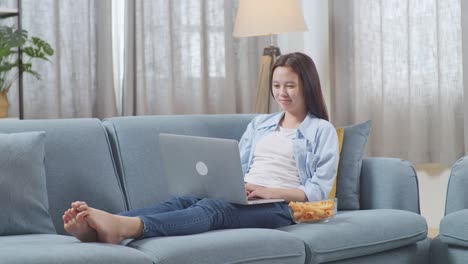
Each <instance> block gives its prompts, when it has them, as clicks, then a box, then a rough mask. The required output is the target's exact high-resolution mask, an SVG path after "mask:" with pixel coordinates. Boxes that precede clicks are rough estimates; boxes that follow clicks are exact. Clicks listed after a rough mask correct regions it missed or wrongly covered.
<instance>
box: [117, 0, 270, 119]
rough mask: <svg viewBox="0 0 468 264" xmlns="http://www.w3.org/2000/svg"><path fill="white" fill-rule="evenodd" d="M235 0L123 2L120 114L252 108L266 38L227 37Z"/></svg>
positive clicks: (223, 111) (205, 112) (233, 16)
mask: <svg viewBox="0 0 468 264" xmlns="http://www.w3.org/2000/svg"><path fill="white" fill-rule="evenodd" d="M237 4H238V1H232V0H224V1H220V0H135V1H133V0H128V1H126V23H125V24H126V28H125V41H126V43H125V60H124V65H125V70H124V84H123V98H122V102H123V115H151V114H214V113H216V114H221V113H245V112H251V111H252V110H253V102H254V99H255V93H256V91H255V85H256V80H257V74H258V70H259V67H260V66H259V65H260V58H261V51H262V48H263V47H264V46H266V44H267V39H266V38H242V39H236V38H234V37H233V36H232V30H233V25H234V19H235V13H236V7H237Z"/></svg>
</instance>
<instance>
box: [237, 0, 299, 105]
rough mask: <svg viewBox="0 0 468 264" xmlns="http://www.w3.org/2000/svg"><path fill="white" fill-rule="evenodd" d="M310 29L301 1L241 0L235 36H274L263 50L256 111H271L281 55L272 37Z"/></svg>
mask: <svg viewBox="0 0 468 264" xmlns="http://www.w3.org/2000/svg"><path fill="white" fill-rule="evenodd" d="M297 31H307V26H306V23H305V21H304V16H303V14H302V11H301V8H300V3H299V1H298V0H240V1H239V9H238V10H237V16H236V23H235V25H234V34H233V35H234V36H235V37H254V36H270V46H268V47H265V48H264V50H263V56H262V61H261V65H260V71H259V75H258V79H257V93H256V98H255V108H254V109H255V112H256V113H269V112H270V111H271V109H270V99H271V96H270V75H271V68H272V67H273V64H274V62H275V60H276V58H277V57H278V56H279V55H280V54H281V52H280V49H279V48H278V47H275V46H273V41H272V36H273V35H276V34H281V33H287V32H297Z"/></svg>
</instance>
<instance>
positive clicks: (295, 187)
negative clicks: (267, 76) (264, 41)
mask: <svg viewBox="0 0 468 264" xmlns="http://www.w3.org/2000/svg"><path fill="white" fill-rule="evenodd" d="M272 73H273V74H272V78H271V80H270V83H271V94H272V95H273V97H274V98H275V100H276V102H277V103H278V104H279V106H280V107H281V109H282V110H283V111H282V112H280V113H274V114H267V115H259V116H257V117H256V118H254V120H252V122H251V123H250V124H249V125H248V127H247V129H246V131H245V133H244V135H243V136H242V138H241V140H240V142H239V147H240V155H241V162H242V168H243V171H244V175H245V177H244V179H245V182H246V184H245V190H246V193H247V195H248V198H282V199H284V200H286V201H317V200H323V199H327V197H328V194H329V192H330V190H331V188H332V186H333V182H334V178H335V174H336V168H337V165H338V139H337V135H336V131H335V128H334V127H333V126H332V125H331V124H330V123H329V122H328V113H327V109H326V105H325V102H324V100H323V95H322V90H321V87H320V81H319V76H318V73H317V69H316V68H315V64H314V62H313V61H312V59H311V58H310V57H308V56H307V55H305V54H302V53H291V54H286V55H283V56H281V57H280V58H279V59H278V60H277V61H276V62H275V64H274V66H273V69H272ZM63 221H64V228H65V230H66V231H67V232H69V233H70V234H72V235H73V236H75V237H77V238H78V239H79V240H81V241H83V242H95V241H98V242H105V243H113V244H118V243H120V242H122V241H123V240H125V239H129V238H136V239H139V238H148V237H158V236H172V235H188V234H196V233H201V232H206V231H210V230H216V229H227V228H277V227H281V226H286V225H291V224H293V223H294V222H293V220H292V218H291V216H290V213H289V209H288V203H287V202H278V203H271V204H259V205H238V204H231V203H227V202H225V201H223V200H219V199H206V198H205V199H203V198H201V197H191V196H184V197H174V198H172V199H170V200H168V201H166V202H164V203H161V204H158V205H156V206H154V207H150V208H143V209H137V210H132V211H129V212H123V213H121V214H118V215H114V214H110V213H107V212H104V211H101V210H98V209H95V208H92V207H89V206H88V205H87V204H86V203H85V202H81V201H77V202H74V203H72V204H71V208H70V209H68V210H67V211H65V213H64V215H63Z"/></svg>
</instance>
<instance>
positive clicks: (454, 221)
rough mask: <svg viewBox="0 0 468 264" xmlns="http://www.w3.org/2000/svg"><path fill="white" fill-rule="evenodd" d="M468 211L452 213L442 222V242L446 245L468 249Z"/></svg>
mask: <svg viewBox="0 0 468 264" xmlns="http://www.w3.org/2000/svg"><path fill="white" fill-rule="evenodd" d="M467 227H468V209H465V210H460V211H456V212H454V213H450V214H448V215H446V216H445V217H444V218H442V221H441V222H440V235H439V236H440V240H441V241H442V242H444V243H446V244H449V245H454V246H461V247H468V228H467Z"/></svg>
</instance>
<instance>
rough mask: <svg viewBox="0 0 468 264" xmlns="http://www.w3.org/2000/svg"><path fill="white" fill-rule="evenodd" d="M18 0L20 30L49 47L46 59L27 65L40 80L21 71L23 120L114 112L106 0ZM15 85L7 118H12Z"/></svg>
mask: <svg viewBox="0 0 468 264" xmlns="http://www.w3.org/2000/svg"><path fill="white" fill-rule="evenodd" d="M16 2H17V1H5V0H1V1H0V6H3V7H15V8H16ZM21 2H22V8H21V10H20V12H21V20H22V28H23V29H25V30H27V31H28V32H29V34H30V35H31V36H38V37H40V38H42V39H44V40H46V41H47V42H49V43H50V44H51V45H52V47H53V48H54V50H55V54H54V56H53V57H52V59H51V61H50V62H43V61H35V62H34V63H33V67H34V68H35V69H36V70H37V71H38V72H39V73H40V74H41V75H42V79H41V80H36V79H35V78H34V77H32V76H29V75H24V79H23V80H24V87H23V91H24V118H26V119H34V118H73V117H100V118H102V117H107V116H114V115H116V114H117V108H116V104H115V100H114V98H115V93H114V87H113V85H114V81H113V68H112V27H111V0H99V1H92V0H74V1H57V0H41V1H37V0H22V1H21ZM9 19H10V18H9ZM12 19H15V18H12ZM17 89H18V88H17V85H16V86H15V87H13V88H12V91H11V101H12V104H13V105H12V106H11V107H10V116H18V102H17V100H18V99H17ZM9 96H10V95H9Z"/></svg>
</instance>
